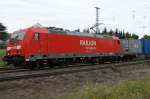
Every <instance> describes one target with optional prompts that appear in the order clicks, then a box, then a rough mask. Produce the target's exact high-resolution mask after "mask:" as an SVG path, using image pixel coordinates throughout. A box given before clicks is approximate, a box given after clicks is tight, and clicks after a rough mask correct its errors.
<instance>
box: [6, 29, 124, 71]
mask: <svg viewBox="0 0 150 99" xmlns="http://www.w3.org/2000/svg"><path fill="white" fill-rule="evenodd" d="M122 57H123V48H122V45H121V43H120V40H119V39H118V38H117V37H115V36H111V37H110V36H109V37H107V36H103V35H96V34H88V33H81V32H72V31H69V30H64V29H61V28H55V27H30V28H27V29H24V30H19V31H16V32H14V33H13V34H12V36H11V39H10V40H9V41H8V43H7V50H6V56H5V57H4V61H6V62H7V63H8V64H14V65H18V64H19V65H20V64H21V63H25V64H28V66H29V67H30V68H31V69H33V68H35V67H37V66H44V64H46V65H49V66H52V63H54V62H68V61H69V62H78V61H80V62H81V61H86V62H92V63H93V62H102V61H105V60H107V61H108V60H110V61H116V60H120V59H121V58H122Z"/></svg>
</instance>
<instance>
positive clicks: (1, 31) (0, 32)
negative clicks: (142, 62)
mask: <svg viewBox="0 0 150 99" xmlns="http://www.w3.org/2000/svg"><path fill="white" fill-rule="evenodd" d="M6 30H7V27H6V26H4V25H3V24H2V23H0V40H2V41H6V40H7V39H9V37H10V34H9V33H8V32H7V31H6ZM76 31H78V32H80V29H78V30H76ZM83 32H88V33H89V32H90V30H89V29H84V30H83ZM100 34H103V35H110V36H113V35H115V36H117V37H119V38H120V39H125V38H132V39H139V36H138V35H137V34H135V33H129V32H125V31H124V30H119V29H118V28H116V29H115V30H113V29H110V30H107V28H104V29H103V31H102V32H101V33H100ZM143 38H144V39H150V35H144V36H143Z"/></svg>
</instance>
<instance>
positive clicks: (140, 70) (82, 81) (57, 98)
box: [0, 63, 150, 99]
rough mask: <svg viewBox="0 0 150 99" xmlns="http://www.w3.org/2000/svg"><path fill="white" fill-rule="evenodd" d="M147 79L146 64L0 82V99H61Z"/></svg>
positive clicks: (148, 73) (149, 67)
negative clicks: (97, 86)
mask: <svg viewBox="0 0 150 99" xmlns="http://www.w3.org/2000/svg"><path fill="white" fill-rule="evenodd" d="M145 76H150V65H149V64H148V63H145V64H142V65H136V66H128V67H121V68H118V69H117V70H116V69H115V70H114V69H105V70H95V71H90V72H79V73H73V74H64V75H57V76H50V77H42V78H34V79H25V80H17V81H10V82H0V99H62V98H63V97H65V96H68V95H73V94H76V93H77V92H78V91H80V89H82V88H83V87H85V86H87V85H91V84H116V83H118V82H121V81H126V80H131V79H142V78H144V77H145Z"/></svg>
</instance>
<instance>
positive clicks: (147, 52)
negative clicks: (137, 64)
mask: <svg viewBox="0 0 150 99" xmlns="http://www.w3.org/2000/svg"><path fill="white" fill-rule="evenodd" d="M141 43H142V52H143V55H144V56H145V57H147V58H148V57H150V40H148V39H141Z"/></svg>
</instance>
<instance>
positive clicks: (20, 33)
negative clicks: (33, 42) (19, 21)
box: [10, 32, 25, 40]
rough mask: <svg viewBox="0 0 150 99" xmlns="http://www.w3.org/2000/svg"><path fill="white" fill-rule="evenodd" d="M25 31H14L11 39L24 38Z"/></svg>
mask: <svg viewBox="0 0 150 99" xmlns="http://www.w3.org/2000/svg"><path fill="white" fill-rule="evenodd" d="M24 34H25V33H24V32H18V33H14V34H12V35H11V37H10V39H11V40H22V39H23V37H24Z"/></svg>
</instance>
